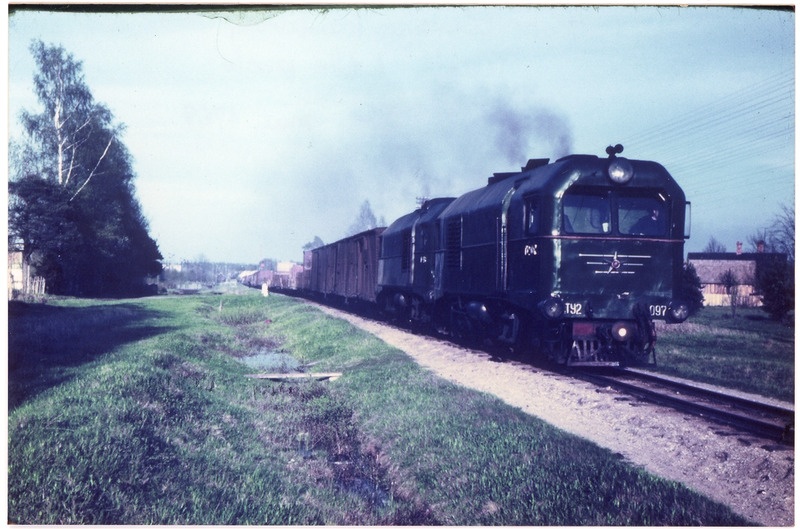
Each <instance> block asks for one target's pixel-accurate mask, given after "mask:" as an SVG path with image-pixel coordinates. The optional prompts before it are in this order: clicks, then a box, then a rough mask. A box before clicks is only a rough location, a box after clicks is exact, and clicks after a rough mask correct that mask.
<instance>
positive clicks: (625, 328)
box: [611, 321, 636, 342]
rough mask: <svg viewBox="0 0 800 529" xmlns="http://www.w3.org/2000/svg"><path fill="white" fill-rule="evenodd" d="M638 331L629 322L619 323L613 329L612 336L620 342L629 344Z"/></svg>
mask: <svg viewBox="0 0 800 529" xmlns="http://www.w3.org/2000/svg"><path fill="white" fill-rule="evenodd" d="M635 331H636V329H635V328H634V326H633V324H632V323H631V322H627V321H618V322H617V323H615V324H614V325H613V326H612V327H611V336H612V337H613V338H614V339H615V340H617V341H618V342H627V341H628V340H630V339H631V338H633V334H634V332H635Z"/></svg>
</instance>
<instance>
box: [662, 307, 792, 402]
mask: <svg viewBox="0 0 800 529" xmlns="http://www.w3.org/2000/svg"><path fill="white" fill-rule="evenodd" d="M656 349H657V358H658V367H657V368H656V370H657V371H659V372H662V373H666V374H670V375H675V376H680V377H683V378H688V379H691V380H697V381H701V382H707V383H711V384H715V385H719V386H724V387H729V388H732V389H737V390H740V391H746V392H750V393H756V394H760V395H765V396H768V397H772V398H776V399H781V400H785V401H793V400H794V327H787V326H786V325H784V324H782V323H779V322H775V321H773V320H770V319H769V318H768V317H767V315H766V313H764V312H763V311H761V310H759V309H745V308H739V309H738V310H737V316H736V318H732V317H731V315H730V309H729V308H722V307H706V308H704V309H703V310H701V311H700V313H699V314H698V315H697V316H694V317H692V318H690V319H689V320H688V321H686V322H684V323H682V324H679V325H665V326H661V327H659V336H658V343H657V345H656Z"/></svg>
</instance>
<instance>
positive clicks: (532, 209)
mask: <svg viewBox="0 0 800 529" xmlns="http://www.w3.org/2000/svg"><path fill="white" fill-rule="evenodd" d="M525 232H526V233H527V234H528V235H535V234H536V233H539V208H538V207H537V204H536V199H533V198H530V199H528V200H527V201H526V202H525Z"/></svg>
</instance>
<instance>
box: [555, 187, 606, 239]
mask: <svg viewBox="0 0 800 529" xmlns="http://www.w3.org/2000/svg"><path fill="white" fill-rule="evenodd" d="M610 218H611V201H610V200H609V199H608V197H607V196H602V195H581V194H569V195H564V231H565V232H567V233H585V234H595V233H608V232H609V231H611V225H610V224H609V219H610Z"/></svg>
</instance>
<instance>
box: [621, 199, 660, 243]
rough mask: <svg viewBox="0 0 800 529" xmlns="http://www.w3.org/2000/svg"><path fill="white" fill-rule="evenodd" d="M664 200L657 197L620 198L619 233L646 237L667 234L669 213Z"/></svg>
mask: <svg viewBox="0 0 800 529" xmlns="http://www.w3.org/2000/svg"><path fill="white" fill-rule="evenodd" d="M666 209H667V208H666V207H665V204H664V202H663V201H662V200H660V199H658V198H655V197H620V199H619V231H620V233H622V234H623V235H644V236H646V237H654V236H656V237H657V236H664V235H666V234H667V226H668V223H667V213H668V212H667V211H666Z"/></svg>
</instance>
